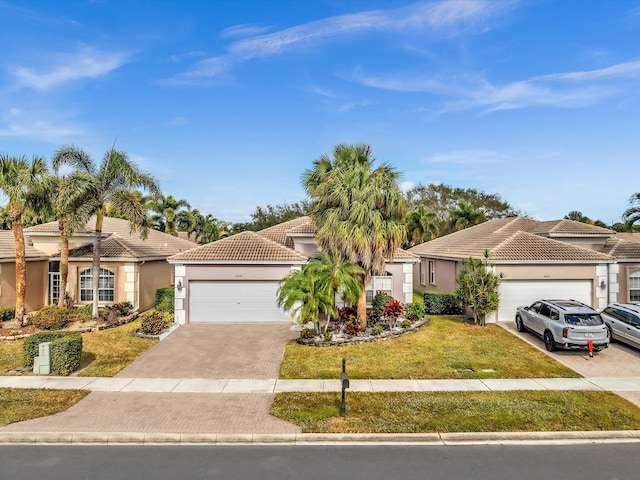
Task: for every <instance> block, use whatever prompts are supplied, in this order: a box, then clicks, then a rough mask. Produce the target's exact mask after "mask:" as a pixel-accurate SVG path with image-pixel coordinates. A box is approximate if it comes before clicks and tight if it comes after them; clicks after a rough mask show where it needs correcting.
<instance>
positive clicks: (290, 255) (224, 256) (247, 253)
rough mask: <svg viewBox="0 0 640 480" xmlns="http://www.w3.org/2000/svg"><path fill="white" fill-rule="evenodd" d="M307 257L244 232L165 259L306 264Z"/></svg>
mask: <svg viewBox="0 0 640 480" xmlns="http://www.w3.org/2000/svg"><path fill="white" fill-rule="evenodd" d="M272 228H273V227H272ZM308 259H309V257H308V256H307V255H305V254H303V253H300V252H297V251H295V250H293V249H292V248H288V247H286V246H284V245H282V244H280V243H279V242H276V241H274V240H271V239H270V238H265V237H264V236H262V235H261V234H260V233H257V232H251V231H245V232H242V233H238V234H237V235H233V236H231V237H227V238H223V239H222V240H218V241H215V242H212V243H208V244H206V245H202V246H200V247H196V248H193V249H191V250H188V251H186V252H182V253H179V254H177V255H174V256H172V257H170V258H169V260H171V261H186V262H192V261H201V262H306V261H307V260H308Z"/></svg>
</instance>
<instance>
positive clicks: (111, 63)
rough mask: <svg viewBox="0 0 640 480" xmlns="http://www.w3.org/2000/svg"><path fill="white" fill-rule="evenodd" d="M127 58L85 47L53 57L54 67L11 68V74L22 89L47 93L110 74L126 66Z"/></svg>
mask: <svg viewBox="0 0 640 480" xmlns="http://www.w3.org/2000/svg"><path fill="white" fill-rule="evenodd" d="M128 57H129V55H128V54H127V53H124V52H104V51H99V50H96V49H94V48H91V47H88V46H85V45H83V46H81V47H80V48H79V49H78V51H77V52H75V53H71V54H69V53H65V54H57V55H51V57H50V60H51V63H52V64H51V65H46V66H41V67H38V68H33V67H26V66H14V67H10V68H9V73H11V74H12V75H13V76H14V77H15V78H16V79H17V81H18V84H19V86H21V87H27V88H33V89H35V90H48V89H50V88H52V87H56V86H58V85H62V84H65V83H70V82H73V81H77V80H82V79H85V78H94V79H95V78H99V77H102V76H104V75H107V74H108V73H110V72H112V71H113V70H116V69H118V68H120V67H121V66H122V65H124V64H125V63H127V62H128V61H129V59H128Z"/></svg>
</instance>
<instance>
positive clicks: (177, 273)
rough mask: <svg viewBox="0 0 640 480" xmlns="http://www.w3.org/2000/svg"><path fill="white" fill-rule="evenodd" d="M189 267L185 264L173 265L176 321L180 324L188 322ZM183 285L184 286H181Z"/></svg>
mask: <svg viewBox="0 0 640 480" xmlns="http://www.w3.org/2000/svg"><path fill="white" fill-rule="evenodd" d="M186 276H187V267H185V266H184V265H175V266H174V267H173V285H174V289H173V290H174V292H175V295H174V299H173V300H174V312H173V314H174V322H175V323H177V324H178V325H184V324H185V323H187V311H186V305H185V303H186V302H185V300H186V298H187V281H186ZM179 285H182V288H179Z"/></svg>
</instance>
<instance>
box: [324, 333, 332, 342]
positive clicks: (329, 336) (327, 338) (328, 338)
mask: <svg viewBox="0 0 640 480" xmlns="http://www.w3.org/2000/svg"><path fill="white" fill-rule="evenodd" d="M332 339H333V332H325V333H324V341H325V342H330V341H331V340H332Z"/></svg>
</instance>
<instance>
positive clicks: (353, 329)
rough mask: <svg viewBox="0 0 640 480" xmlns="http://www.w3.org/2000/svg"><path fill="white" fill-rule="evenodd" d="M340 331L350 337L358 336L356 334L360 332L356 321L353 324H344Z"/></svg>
mask: <svg viewBox="0 0 640 480" xmlns="http://www.w3.org/2000/svg"><path fill="white" fill-rule="evenodd" d="M342 331H343V332H344V333H345V334H346V335H350V336H355V335H358V332H359V331H360V325H358V320H357V319H356V320H355V321H353V322H347V323H345V324H344V328H343V330H342Z"/></svg>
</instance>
